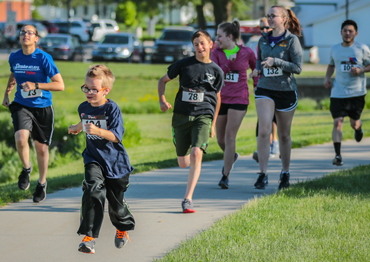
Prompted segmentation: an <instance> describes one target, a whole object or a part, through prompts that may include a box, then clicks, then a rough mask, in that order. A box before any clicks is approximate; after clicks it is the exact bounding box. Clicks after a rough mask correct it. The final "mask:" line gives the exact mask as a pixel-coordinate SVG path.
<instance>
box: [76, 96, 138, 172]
mask: <svg viewBox="0 0 370 262" xmlns="http://www.w3.org/2000/svg"><path fill="white" fill-rule="evenodd" d="M78 114H79V116H80V118H81V121H82V125H83V126H84V123H86V121H87V122H89V123H93V124H95V125H96V126H98V127H100V128H104V129H107V130H109V131H111V132H112V133H113V134H114V135H115V136H116V137H117V139H118V140H119V143H114V142H111V141H108V140H106V139H104V138H102V137H99V136H95V135H89V134H86V148H85V150H84V151H83V153H82V156H83V158H84V164H85V165H86V164H88V163H91V162H95V163H98V164H99V165H100V166H101V167H102V169H103V171H104V173H105V174H104V175H105V176H106V177H107V178H113V179H117V178H122V177H124V176H126V175H128V174H130V173H131V172H132V171H133V170H134V168H133V167H132V166H131V165H130V160H129V157H128V155H127V152H126V150H125V148H124V146H123V144H122V137H123V133H124V131H125V129H124V127H123V119H122V114H121V110H120V109H119V107H118V105H117V104H116V103H115V102H113V101H112V100H110V99H108V102H107V103H105V104H104V105H102V106H99V107H93V106H91V104H89V103H88V102H83V103H82V104H81V105H80V106H79V107H78Z"/></svg>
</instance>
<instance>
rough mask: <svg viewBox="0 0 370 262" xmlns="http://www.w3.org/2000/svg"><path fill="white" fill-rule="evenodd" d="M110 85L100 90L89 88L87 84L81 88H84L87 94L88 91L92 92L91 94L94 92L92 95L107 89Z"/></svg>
mask: <svg viewBox="0 0 370 262" xmlns="http://www.w3.org/2000/svg"><path fill="white" fill-rule="evenodd" d="M107 88H108V87H104V88H102V89H100V90H96V89H90V88H88V87H87V86H85V85H83V86H81V90H82V92H84V93H86V94H88V93H90V94H92V95H96V94H98V93H99V92H100V91H103V90H104V89H107Z"/></svg>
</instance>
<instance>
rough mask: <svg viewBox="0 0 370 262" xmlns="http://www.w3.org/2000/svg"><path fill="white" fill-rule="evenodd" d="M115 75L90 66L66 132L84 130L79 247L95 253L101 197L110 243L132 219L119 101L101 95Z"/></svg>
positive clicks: (123, 237) (122, 240)
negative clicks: (112, 231) (77, 118)
mask: <svg viewBox="0 0 370 262" xmlns="http://www.w3.org/2000/svg"><path fill="white" fill-rule="evenodd" d="M114 80H115V78H114V76H113V74H112V72H111V71H110V69H109V68H108V67H106V66H105V65H94V66H90V67H89V69H88V71H87V74H86V78H85V84H84V85H83V86H82V87H81V90H82V91H83V92H84V93H85V95H86V99H87V101H86V102H83V103H82V104H81V105H80V106H79V107H78V113H79V115H80V118H81V121H80V122H79V123H78V124H77V125H71V126H70V127H69V128H68V133H69V134H75V135H77V134H78V133H80V132H81V131H84V132H86V148H85V150H84V151H83V153H82V156H83V158H84V164H85V180H84V181H83V186H82V188H83V191H84V193H83V197H82V207H81V224H80V228H79V229H78V231H77V233H78V234H83V235H85V238H84V239H83V240H82V243H81V244H80V245H79V248H78V250H79V251H81V252H84V253H92V254H94V253H95V249H94V246H95V238H97V237H98V236H99V231H100V228H101V225H102V222H103V215H104V204H105V198H107V200H108V202H109V217H110V220H111V222H112V224H113V225H114V226H115V227H116V229H117V232H116V236H115V240H114V241H115V246H116V247H117V248H121V247H123V246H124V245H125V244H126V243H127V241H130V239H129V237H128V234H127V232H126V231H128V230H133V229H134V228H135V220H134V217H133V216H132V214H131V212H130V210H129V208H128V206H127V203H126V202H125V200H124V192H125V191H126V190H127V187H128V185H129V176H130V173H131V172H132V171H133V170H134V169H133V167H132V166H131V165H130V161H129V158H128V155H127V152H126V150H125V148H124V146H123V144H122V136H123V133H124V128H123V119H122V114H121V110H120V109H119V107H118V105H117V104H116V103H115V102H113V101H112V100H110V99H107V98H106V97H105V96H106V95H108V93H109V92H110V90H111V89H112V87H113V83H114Z"/></svg>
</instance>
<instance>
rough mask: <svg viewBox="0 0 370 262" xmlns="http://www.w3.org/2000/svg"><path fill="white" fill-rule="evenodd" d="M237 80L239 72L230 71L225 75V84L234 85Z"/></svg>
mask: <svg viewBox="0 0 370 262" xmlns="http://www.w3.org/2000/svg"><path fill="white" fill-rule="evenodd" d="M238 80H239V72H236V71H230V72H228V73H227V74H226V75H225V82H232V83H236V82H238Z"/></svg>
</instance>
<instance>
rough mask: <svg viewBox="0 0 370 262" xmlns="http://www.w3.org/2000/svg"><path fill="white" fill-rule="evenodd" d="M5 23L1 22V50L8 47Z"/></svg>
mask: <svg viewBox="0 0 370 262" xmlns="http://www.w3.org/2000/svg"><path fill="white" fill-rule="evenodd" d="M4 30H5V23H3V22H0V48H4V47H6V42H7V40H6V37H5V35H4Z"/></svg>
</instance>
